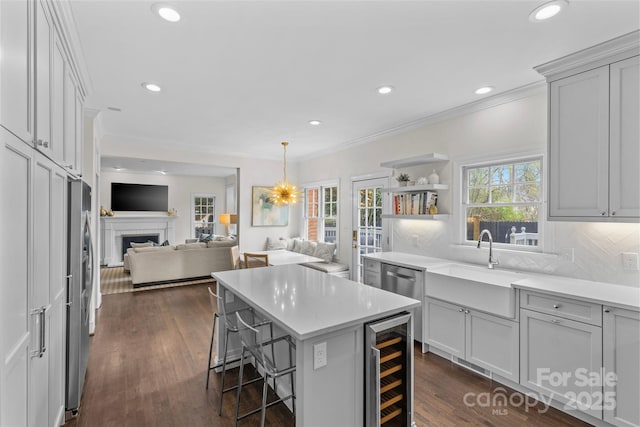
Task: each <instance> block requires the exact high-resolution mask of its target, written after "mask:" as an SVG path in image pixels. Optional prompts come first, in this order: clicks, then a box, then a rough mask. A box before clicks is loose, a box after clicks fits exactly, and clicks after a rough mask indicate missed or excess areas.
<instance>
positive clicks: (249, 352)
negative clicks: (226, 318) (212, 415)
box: [234, 313, 296, 427]
mask: <svg viewBox="0 0 640 427" xmlns="http://www.w3.org/2000/svg"><path fill="white" fill-rule="evenodd" d="M236 318H237V321H238V331H239V333H240V341H241V342H242V354H241V356H240V379H239V380H238V384H239V386H238V393H237V395H236V415H235V420H234V427H237V425H238V420H241V419H242V418H245V417H248V416H249V415H253V414H255V413H257V412H260V426H261V427H264V421H265V416H266V409H267V408H268V407H270V406H272V405H275V404H276V403H280V402H283V401H285V400H287V399H291V402H292V406H293V413H294V415H295V413H296V404H295V402H296V400H295V399H296V395H295V381H294V376H293V374H294V373H295V371H296V365H295V363H294V355H293V352H294V351H295V348H296V345H295V342H294V341H293V339H292V338H291V336H290V335H286V336H283V337H279V338H275V339H274V338H273V335H272V337H271V339H269V340H263V339H262V331H261V330H259V329H257V328H255V327H252V326H251V325H249V324H247V322H245V321H244V320H243V319H242V316H240V313H236ZM281 341H284V342H286V343H287V344H288V349H289V367H288V368H285V369H279V368H278V367H277V366H276V362H275V357H274V351H273V348H274V346H275V344H276V343H278V342H281ZM265 346H270V347H271V359H269V357H268V356H267V355H266V354H265V352H264V347H265ZM247 357H253V359H254V360H255V363H256V369H257V370H258V371H260V370H262V381H263V383H262V405H261V406H260V407H259V408H257V409H254V410H252V411H250V412H247V413H246V414H244V415H241V416H238V412H239V408H240V393H241V392H242V386H243V385H244V384H243V383H242V374H243V370H244V361H245V359H246V358H247ZM284 375H290V379H291V394H290V395H288V396H285V397H282V398H279V399H277V400H274V401H273V402H269V403H267V387H268V385H269V381H268V379H269V378H273V388H274V390H276V391H277V386H276V379H277V378H280V377H282V376H284ZM245 384H246V383H245Z"/></svg>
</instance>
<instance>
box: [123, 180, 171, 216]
mask: <svg viewBox="0 0 640 427" xmlns="http://www.w3.org/2000/svg"><path fill="white" fill-rule="evenodd" d="M111 209H112V210H114V211H165V212H166V211H167V210H169V187H168V186H166V185H148V184H126V183H122V182H112V183H111Z"/></svg>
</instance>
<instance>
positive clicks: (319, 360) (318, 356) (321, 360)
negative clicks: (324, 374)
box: [313, 341, 327, 369]
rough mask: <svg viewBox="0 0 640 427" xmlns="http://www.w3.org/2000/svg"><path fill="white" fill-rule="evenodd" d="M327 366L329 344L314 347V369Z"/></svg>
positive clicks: (319, 344) (324, 343) (323, 343)
mask: <svg viewBox="0 0 640 427" xmlns="http://www.w3.org/2000/svg"><path fill="white" fill-rule="evenodd" d="M323 366H327V342H326V341H325V342H321V343H318V344H314V345H313V369H320V368H322V367H323Z"/></svg>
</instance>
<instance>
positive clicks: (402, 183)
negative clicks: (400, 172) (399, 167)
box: [398, 181, 407, 187]
mask: <svg viewBox="0 0 640 427" xmlns="http://www.w3.org/2000/svg"><path fill="white" fill-rule="evenodd" d="M398 184H399V185H400V187H406V186H407V181H400V182H398Z"/></svg>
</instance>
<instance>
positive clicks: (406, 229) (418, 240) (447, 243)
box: [391, 220, 640, 287]
mask: <svg viewBox="0 0 640 427" xmlns="http://www.w3.org/2000/svg"><path fill="white" fill-rule="evenodd" d="M452 223H453V221H451V222H450V221H416V220H394V221H393V224H392V226H391V230H392V231H391V236H392V247H391V250H393V251H398V252H407V253H412V254H417V255H425V256H433V257H439V258H447V259H452V260H458V261H464V262H469V263H474V264H480V265H484V264H486V263H487V261H488V257H489V255H488V251H489V249H488V243H487V242H483V243H482V247H481V249H477V248H476V246H475V245H473V246H468V245H462V244H457V242H454V240H453V238H452V236H453V235H454V233H453V232H452V231H453V230H452V229H451V227H452ZM544 238H545V239H547V240H548V241H547V243H546V244H545V248H546V253H540V252H521V251H512V250H505V249H496V248H495V247H494V255H495V256H497V258H498V260H499V262H500V265H499V267H498V268H500V267H502V268H509V269H514V270H522V271H532V272H537V273H547V274H554V275H558V276H567V277H574V278H578V279H585V280H594V281H598V282H607V283H616V284H622V285H629V286H638V287H640V272H638V271H629V270H624V269H623V266H622V253H623V252H632V253H638V252H640V224H618V223H593V222H553V223H550V222H548V223H546V224H545V232H544ZM571 251H572V252H573V259H571V258H572V257H571Z"/></svg>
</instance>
